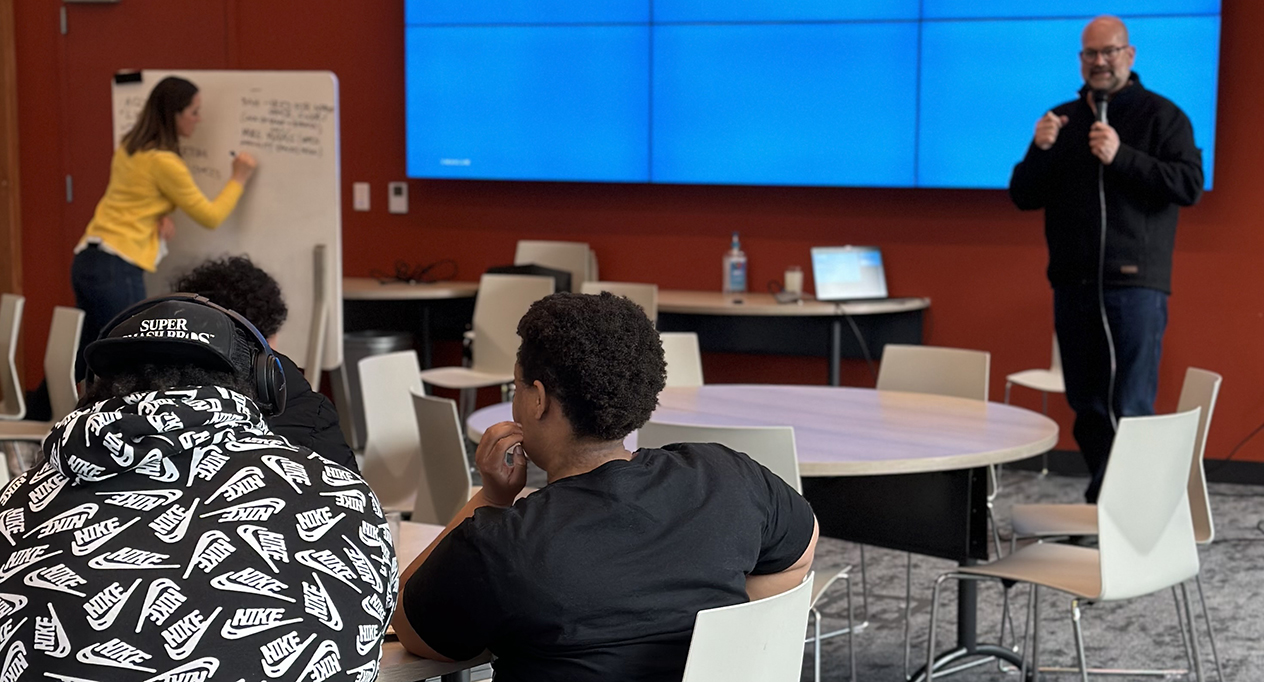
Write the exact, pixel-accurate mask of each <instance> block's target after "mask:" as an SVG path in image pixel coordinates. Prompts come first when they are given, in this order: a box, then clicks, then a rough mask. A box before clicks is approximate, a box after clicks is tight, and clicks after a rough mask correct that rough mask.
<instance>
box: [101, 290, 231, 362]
mask: <svg viewBox="0 0 1264 682" xmlns="http://www.w3.org/2000/svg"><path fill="white" fill-rule="evenodd" d="M107 330H108V331H107V332H106V333H105V334H104V335H103V336H102V337H101V338H99V339H97V340H96V341H93V342H92V343H90V344H88V347H87V348H85V349H84V359H85V360H86V361H87V363H88V368H89V369H91V370H92V372H93V373H94V374H97V375H103V374H105V375H109V374H115V373H117V372H118V370H120V369H125V368H129V367H137V366H139V365H142V364H156V365H184V364H192V365H196V366H199V367H204V368H207V369H213V370H223V371H226V372H234V373H241V372H243V371H244V370H245V369H246V368H247V367H249V366H250V359H251V358H253V356H254V353H255V350H254V349H253V348H251V347H250V344H249V343H248V342H247V341H246V340H244V339H241V338H239V335H238V333H237V325H236V323H235V322H233V319H232V318H231V317H229V316H228V315H225V314H224V313H222V312H220V311H218V310H215V309H214V308H211V307H208V306H206V305H203V304H201V303H197V302H194V301H191V300H188V301H183V300H168V301H161V302H159V303H155V304H154V305H152V306H149V307H147V308H144V309H142V310H139V311H137V312H136V313H134V314H132V315H131V316H129V317H127V318H126V319H123V320H115V321H114V322H113V323H112V326H109V327H107ZM234 358H236V359H237V360H236V362H234Z"/></svg>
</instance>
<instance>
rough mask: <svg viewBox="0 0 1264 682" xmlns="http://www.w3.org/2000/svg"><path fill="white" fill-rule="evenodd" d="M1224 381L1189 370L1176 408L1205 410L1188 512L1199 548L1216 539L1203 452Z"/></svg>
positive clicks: (1196, 440)
mask: <svg viewBox="0 0 1264 682" xmlns="http://www.w3.org/2000/svg"><path fill="white" fill-rule="evenodd" d="M1221 381H1222V378H1221V376H1220V375H1219V374H1216V373H1215V372H1208V371H1207V370H1205V369H1198V368H1195V367H1190V368H1188V369H1186V370H1185V383H1184V384H1183V385H1182V386H1181V399H1180V402H1178V403H1177V405H1176V411H1177V412H1188V411H1189V410H1192V409H1194V408H1195V407H1200V408H1202V411H1201V412H1200V413H1199V416H1198V434H1197V436H1195V438H1194V456H1193V462H1192V463H1191V464H1190V467H1189V510H1190V513H1191V514H1192V515H1193V517H1194V540H1196V541H1197V542H1198V544H1200V545H1205V544H1207V543H1209V542H1211V541H1212V539H1213V538H1215V537H1216V525H1215V523H1214V522H1213V521H1212V519H1211V499H1210V498H1209V497H1207V475H1206V473H1205V472H1204V471H1203V453H1204V452H1205V451H1206V448H1207V432H1208V431H1209V430H1211V415H1212V413H1213V412H1214V411H1215V409H1216V397H1217V396H1218V395H1219V394H1220V382H1221Z"/></svg>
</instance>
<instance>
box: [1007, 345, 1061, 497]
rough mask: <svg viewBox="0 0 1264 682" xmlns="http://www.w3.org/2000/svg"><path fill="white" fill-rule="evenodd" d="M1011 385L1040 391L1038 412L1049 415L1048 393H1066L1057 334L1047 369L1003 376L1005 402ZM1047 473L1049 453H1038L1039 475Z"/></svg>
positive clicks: (1029, 370) (1028, 370) (1027, 370)
mask: <svg viewBox="0 0 1264 682" xmlns="http://www.w3.org/2000/svg"><path fill="white" fill-rule="evenodd" d="M1013 386H1022V387H1023V388H1030V389H1031V390H1033V391H1040V412H1041V414H1044V415H1045V416H1048V415H1049V394H1050V393H1066V382H1065V381H1064V380H1063V378H1062V351H1061V349H1060V348H1058V335H1057V334H1054V335H1053V357H1052V358H1051V359H1050V360H1049V369H1025V370H1023V371H1021V372H1014V373H1013V374H1011V375H1009V376H1007V377H1005V404H1006V405H1008V404H1009V392H1010V388H1011V387H1013ZM1048 473H1049V453H1048V452H1045V453H1043V454H1041V455H1040V475H1041V476H1044V475H1046V474H1048Z"/></svg>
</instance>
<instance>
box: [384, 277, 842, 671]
mask: <svg viewBox="0 0 1264 682" xmlns="http://www.w3.org/2000/svg"><path fill="white" fill-rule="evenodd" d="M518 335H519V336H521V337H522V344H521V346H520V347H519V349H518V363H517V366H516V367H515V369H514V385H515V388H516V392H515V394H514V400H513V415H514V421H513V422H502V423H499V424H496V425H494V426H492V427H491V428H489V429H488V430H487V432H486V433H484V434H483V439H482V441H481V442H480V443H479V446H478V451H477V454H476V459H477V466H478V468H479V471H481V472H482V475H483V488H482V490H481V491H480V492H479V493H478V494H476V495H475V496H474V497H473V499H471V500H470V502H469V503H468V504H467V505H466V506H465V508H464V509H462V510H461V511H460V512H459V513H458V514H457V516H456V518H454V519H453V520H452V522H451V523H449V524H448V527H447V528H446V529H445V530H444V532H443V533H442V534H441V535H440V536H439V538H438V539H436V540H435V542H434V543H433V544H431V545H430V547H429V548H427V549H426V551H425V552H422V554H421V556H419V557H418V558H417V559H416V560H415V561H413V562H412V565H411V566H409V567H408V569H407V570H406V571H404V573H403V574H402V576H401V580H400V584H401V585H403V586H404V587H403V589H402V596H401V598H402V600H403V601H402V602H401V603H402V606H403V608H400V609H397V610H396V615H395V618H394V626H395V632H396V633H398V635H399V639H400V642H402V643H403V644H404V646H405V647H407V648H408V649H409V650H410V651H412V652H414V653H416V654H419V655H421V656H425V657H427V658H437V659H445V660H446V659H454V660H461V659H468V658H471V657H474V656H476V655H478V654H479V653H480V652H482V651H483V650H484V649H489V650H491V652H492V653H494V654H495V655H496V656H497V659H496V662H495V666H496V679H497V680H498V681H500V682H505V681H510V682H512V681H514V680H668V679H676V680H679V679H680V676H681V674H682V673H683V671H684V666H685V658H686V656H687V654H688V651H689V640H690V637H691V635H692V631H693V622H694V617H695V615H696V614H697V612H698V611H699V610H701V609H709V608H713V607H717V606H726V605H730V604H737V603H742V602H745V601H747V600H748V599H757V598H760V597H764V596H769V595H772V594H776V593H778V592H781V591H784V590H786V589H789V588H790V587H793V586H794V585H797V584H798V583H799V582H800V581H801V580H802V579H803V577H804V575H806V574H807V571H808V569H809V568H810V566H811V564H812V556H813V552H814V549H815V546H816V532H817V531H816V520H815V517H814V516H813V514H812V510H811V508H810V507H809V506H808V504H807V502H806V501H804V499H803V498H802V497H800V496H799V495H798V494H797V493H796V492H795V491H794V489H792V488H791V487H790V486H788V485H786V484H785V482H784V481H782V480H781V479H780V478H778V477H777V476H776V475H775V474H773V473H771V472H769V471H768V470H767V469H765V468H764V467H762V466H760V465H759V464H757V463H756V462H754V461H753V460H751V459H750V458H749V457H747V456H746V455H744V454H741V453H737V452H734V451H732V450H730V449H728V448H725V447H723V446H721V445H716V444H713V443H710V444H701V443H682V444H676V445H671V446H669V447H667V448H664V449H661V450H658V449H642V450H637V451H636V452H635V453H633V452H628V451H627V450H626V449H624V447H623V438H624V437H625V436H627V435H628V434H629V433H631V432H632V431H633V430H635V429H637V428H639V427H640V426H641V425H642V424H644V423H645V422H646V421H647V420H648V419H649V417H650V414H651V413H652V412H653V411H654V408H655V407H656V405H657V403H658V393H659V391H661V390H662V388H663V382H664V377H665V374H666V372H665V364H664V361H663V348H662V344H661V342H660V340H659V336H658V332H656V331H655V330H654V327H653V325H652V324H651V323H650V321H649V320H648V319H647V318H646V317H645V314H644V312H643V311H642V310H641V309H640V308H639V307H637V306H636V305H635V304H633V303H632V302H630V301H628V300H627V299H625V298H620V297H616V296H612V295H610V294H608V293H606V294H601V295H599V296H588V295H580V294H565V293H562V294H554V295H552V296H549V297H547V298H545V299H542V300H541V301H538V302H537V303H535V304H534V305H532V306H531V309H530V311H528V312H527V314H526V315H525V316H524V317H523V318H522V320H521V322H519V323H518ZM518 446H520V447H518ZM524 451H525V454H524ZM511 452H512V456H511V457H512V459H509V461H508V462H507V457H506V456H507V455H508V454H509V453H511ZM528 458H530V460H531V461H532V462H535V463H536V464H537V465H538V466H540V467H541V468H542V469H544V471H545V472H546V473H547V474H548V481H549V483H548V485H546V486H545V487H543V488H541V489H540V490H539V491H537V492H535V493H532V494H531V495H529V496H527V497H525V498H523V499H521V500H518V501H517V502H514V496H515V495H516V494H517V493H518V492H519V491H520V490H522V488H523V485H524V484H525V482H526V464H527V460H528ZM510 462H511V463H510ZM511 504H512V506H510V505H511Z"/></svg>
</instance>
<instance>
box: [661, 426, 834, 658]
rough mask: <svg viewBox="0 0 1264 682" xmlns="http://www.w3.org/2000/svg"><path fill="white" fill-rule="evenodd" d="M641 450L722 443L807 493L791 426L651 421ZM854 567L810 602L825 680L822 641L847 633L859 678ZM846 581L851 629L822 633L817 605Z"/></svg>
mask: <svg viewBox="0 0 1264 682" xmlns="http://www.w3.org/2000/svg"><path fill="white" fill-rule="evenodd" d="M636 443H637V447H642V448H659V447H662V446H664V445H667V444H669V443H720V444H721V445H725V446H728V447H729V448H732V449H734V450H737V451H738V452H744V453H746V454H747V455H749V456H750V458H751V459H753V460H755V461H756V462H759V463H760V464H762V465H764V467H766V468H767V469H768V470H769V471H771V472H773V473H774V474H776V475H777V476H779V477H780V478H781V480H783V481H785V482H786V483H787V484H789V485H790V487H792V488H794V489H795V492H799V493H802V492H803V481H802V479H801V478H800V477H799V455H798V451H797V450H796V449H795V446H794V429H793V428H792V427H789V426H694V425H690V424H669V423H667V422H656V421H654V420H652V419H651V420H650V421H648V422H646V423H645V425H644V426H642V427H641V428H640V430H638V431H637V434H636ZM850 571H851V566H844V567H843V568H841V569H838V570H836V571H834V572H833V573H830V574H828V575H825V574H822V579H821V580H819V581H817V583H816V586H815V587H814V588H813V589H812V599H811V602H810V607H811V615H812V626H813V628H812V630H813V636H812V637H811V638H809V639H808V640H807V641H806V642H805V644H812V645H813V646H812V662H813V671H814V672H815V677H814V678H813V679H815V680H819V679H821V642H822V640H826V639H829V638H831V637H837V636H838V635H843V634H846V635H847V637H848V640H847V652H848V662H849V665H850V669H851V679H852V680H855V679H856V650H855V643H854V641H853V639H852V638H853V637H854V633H855V623H854V622H853V620H852V608H851V576H850ZM840 578H841V579H842V580H843V582H845V583H846V585H847V627H846V628H844V629H842V630H837V631H835V632H829V633H825V634H821V612H820V611H818V610H817V608H816V604H817V602H818V601H819V600H820V598H821V595H822V594H824V593H825V590H827V589H829V587H830V585H832V584H834V581H835V580H838V579H840Z"/></svg>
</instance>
